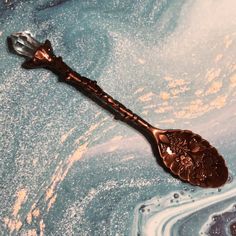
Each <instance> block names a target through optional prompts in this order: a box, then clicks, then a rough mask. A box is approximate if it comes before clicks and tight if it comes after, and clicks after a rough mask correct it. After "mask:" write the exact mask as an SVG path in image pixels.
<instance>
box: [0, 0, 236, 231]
mask: <svg viewBox="0 0 236 236" xmlns="http://www.w3.org/2000/svg"><path fill="white" fill-rule="evenodd" d="M235 5H236V2H235V0H219V1H213V0H209V1H200V0H199V1H182V0H180V1H168V0H163V1H162V0H160V1H152V0H143V1H130V0H127V1H121V0H109V1H108V0H99V1H98V0H88V1H87V0H86V1H73V0H39V1H19V0H14V1H13V0H9V1H1V2H0V26H1V27H0V48H1V53H0V71H1V74H0V77H1V78H0V130H1V132H2V134H1V135H0V139H1V140H0V153H1V155H0V234H2V235H10V234H11V235H20V236H21V235H22V236H23V235H40V234H41V235H63V236H64V235H81V236H88V235H89V236H101V235H112V236H113V235H114V236H115V235H122V236H123V235H135V236H136V235H138V233H139V234H140V235H142V236H143V235H148V236H152V235H157V236H159V235H164V236H169V235H181V236H182V235H183V236H186V235H193V236H195V235H207V234H210V235H219V234H217V233H218V232H223V233H222V235H227V232H233V227H234V225H235V223H234V222H235V213H234V212H235V208H234V205H233V204H235V201H236V197H235V196H236V182H235V169H236V166H235V153H236V139H235V137H236V126H235V123H236V117H235V107H236V101H235V97H236V65H235V61H236V60H235V55H236V43H235V42H236V34H235V22H236V14H235ZM24 30H27V31H29V32H31V33H32V34H33V35H34V36H35V38H36V39H38V40H39V41H40V42H44V40H45V39H47V38H48V39H49V40H50V41H52V45H53V47H54V51H55V54H56V55H58V56H59V55H61V56H63V59H64V60H65V62H66V63H68V65H70V66H71V67H72V68H73V69H75V70H76V71H78V72H79V73H80V74H82V75H85V76H87V77H89V78H91V79H94V80H97V82H98V84H99V85H101V86H102V87H103V88H104V90H105V91H107V92H109V93H110V94H111V95H112V96H113V97H114V98H117V100H120V101H121V102H122V103H124V104H125V105H127V107H129V108H130V109H132V110H133V111H134V112H136V113H138V114H140V115H141V116H143V117H144V118H145V119H146V120H148V121H150V123H152V124H154V125H155V126H156V127H163V128H180V129H189V130H193V132H195V133H198V134H200V135H201V136H202V137H204V138H206V139H207V140H209V141H210V143H211V144H212V145H213V146H215V147H216V148H217V149H218V150H219V151H220V153H221V154H222V156H224V158H225V160H226V162H227V166H228V167H229V171H230V179H229V181H228V183H227V184H226V185H225V186H223V187H222V188H221V191H218V190H217V189H202V188H199V187H192V186H190V185H189V184H185V183H183V182H181V181H180V180H178V179H175V178H173V177H172V176H170V175H169V173H166V172H165V171H164V170H163V168H162V167H160V166H159V165H158V164H157V163H156V160H155V158H154V155H153V153H152V151H151V149H150V145H149V143H148V142H147V141H146V140H145V138H143V137H142V136H140V134H139V133H136V131H135V130H132V129H131V128H129V127H126V126H125V125H123V124H121V123H120V122H116V121H114V120H113V119H112V116H110V117H109V114H107V113H106V112H104V111H103V110H102V109H101V108H100V107H98V106H97V105H96V104H94V103H92V102H91V101H90V100H89V99H87V98H85V97H84V96H83V95H82V94H80V93H78V91H76V90H75V89H73V88H72V87H69V86H68V85H66V84H63V83H58V78H57V77H56V76H55V75H53V74H52V73H50V72H47V71H45V70H42V69H39V70H37V71H36V70H30V71H28V70H25V69H22V68H21V67H20V65H21V63H22V61H23V59H22V58H19V57H18V56H16V55H13V54H10V53H9V52H8V50H7V47H6V38H7V36H9V35H10V34H11V33H12V32H19V31H24ZM175 193H177V194H179V198H174V194H175ZM227 212H232V213H230V215H229V217H228V216H227V219H229V220H230V222H229V221H228V220H225V219H226V218H225V217H226V215H227V214H224V213H227ZM213 216H220V217H221V216H223V217H224V220H217V221H213V218H212V217H213ZM232 217H233V218H234V219H232ZM201 233H202V234H201Z"/></svg>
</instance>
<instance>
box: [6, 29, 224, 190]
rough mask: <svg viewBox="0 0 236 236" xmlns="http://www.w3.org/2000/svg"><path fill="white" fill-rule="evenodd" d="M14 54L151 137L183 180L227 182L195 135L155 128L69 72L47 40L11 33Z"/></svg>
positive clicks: (219, 161)
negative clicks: (91, 98) (41, 68)
mask: <svg viewBox="0 0 236 236" xmlns="http://www.w3.org/2000/svg"><path fill="white" fill-rule="evenodd" d="M8 41H9V43H10V44H11V47H12V48H13V49H14V50H15V53H17V54H20V55H23V56H25V57H27V60H26V61H25V62H24V63H23V64H22V66H23V67H25V68H28V69H33V68H38V67H43V68H47V69H49V70H51V71H53V72H54V73H56V74H58V75H59V76H60V77H61V79H62V80H63V81H64V82H66V83H69V84H72V85H76V86H77V88H78V89H79V90H80V91H82V92H83V93H85V94H86V95H88V96H90V97H91V96H92V97H93V100H95V101H96V102H97V103H98V104H99V105H101V104H103V105H106V106H107V108H106V109H107V110H109V111H110V112H111V113H113V114H114V115H115V118H116V119H120V120H122V121H124V122H126V123H128V124H130V125H131V126H132V127H134V128H136V129H138V130H139V131H141V132H144V133H145V134H146V135H148V138H151V139H152V141H154V142H153V144H152V145H154V147H153V148H154V149H155V150H159V154H160V157H161V158H162V160H163V163H164V164H165V166H166V167H167V168H168V169H169V170H170V171H171V172H172V173H173V174H174V175H176V176H178V177H179V178H180V179H182V180H183V181H187V182H189V183H191V184H192V185H197V186H201V187H220V186H222V185H223V184H224V183H225V182H226V181H227V179H228V169H227V167H226V164H225V161H224V159H223V157H222V156H221V155H220V154H219V153H218V151H217V150H216V149H215V148H214V147H213V146H211V145H210V144H209V142H208V141H206V140H205V139H203V138H202V137H201V136H199V135H198V134H194V133H193V132H192V131H189V130H174V129H170V130H169V129H167V130H164V129H159V128H156V127H154V126H152V125H150V124H149V123H148V122H147V121H145V120H143V119H142V118H141V117H139V116H138V115H137V114H134V113H133V112H132V111H131V110H129V109H127V108H126V107H125V106H124V105H122V104H121V103H120V102H118V101H116V100H114V99H113V98H112V97H111V96H110V95H109V94H107V93H105V92H104V91H103V90H102V89H101V88H100V87H99V86H98V85H97V82H96V81H93V80H90V79H88V78H86V77H83V76H81V75H80V74H78V73H76V72H75V71H73V70H72V69H71V68H70V67H69V66H67V65H66V64H65V63H64V62H63V61H62V58H61V57H56V56H55V55H54V53H53V49H52V46H51V43H50V41H49V40H46V41H45V43H44V44H41V43H39V42H38V41H37V40H35V39H34V38H33V37H31V35H30V34H28V33H24V32H23V33H15V34H12V35H11V36H10V37H9V39H8Z"/></svg>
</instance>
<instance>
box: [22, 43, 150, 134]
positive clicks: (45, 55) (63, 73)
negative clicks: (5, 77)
mask: <svg viewBox="0 0 236 236" xmlns="http://www.w3.org/2000/svg"><path fill="white" fill-rule="evenodd" d="M22 66H23V67H24V68H27V69H32V68H37V67H43V68H47V69H49V70H51V71H52V72H54V73H55V74H58V75H59V77H60V79H61V80H62V81H64V82H67V83H69V84H73V85H76V87H77V88H78V89H79V90H81V91H82V92H84V93H85V94H87V95H89V96H90V97H92V98H95V99H96V100H98V101H99V102H100V103H102V104H103V105H105V106H107V107H108V108H109V109H107V110H109V111H110V112H111V113H113V114H114V115H115V119H119V120H122V121H124V122H126V123H128V124H130V125H133V126H135V127H139V128H141V129H142V130H144V131H148V132H149V133H150V132H152V131H151V130H152V126H151V125H150V124H149V123H148V122H147V121H145V120H144V119H142V118H141V117H140V116H138V115H137V114H135V113H133V112H132V111H131V110H129V109H128V108H126V107H125V106H124V105H123V104H121V103H120V102H118V101H117V100H115V99H114V98H113V97H111V96H110V95H109V94H107V93H106V92H104V91H103V89H102V88H101V87H99V86H98V85H97V82H96V81H94V80H90V79H88V78H86V77H83V76H81V75H80V74H78V73H77V72H75V71H73V70H72V69H71V68H70V67H69V66H68V65H67V64H66V63H65V62H63V60H62V58H61V57H56V56H55V54H54V53H53V49H52V46H51V43H50V41H49V40H46V41H45V43H44V44H42V45H41V46H40V47H38V48H37V49H36V51H35V53H34V55H33V57H32V58H31V59H30V60H27V61H25V62H24V63H23V64H22Z"/></svg>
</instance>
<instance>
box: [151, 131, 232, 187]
mask: <svg viewBox="0 0 236 236" xmlns="http://www.w3.org/2000/svg"><path fill="white" fill-rule="evenodd" d="M151 132H152V134H153V137H154V139H155V143H156V145H157V147H156V148H158V151H159V154H160V157H161V158H162V160H163V163H164V165H165V166H166V167H167V168H168V169H169V170H170V171H171V172H172V173H173V174H174V175H176V176H178V177H179V178H180V179H182V180H183V181H187V182H189V183H191V184H192V185H197V186H201V187H213V188H216V187H220V186H222V185H223V184H224V183H225V182H226V181H227V179H228V169H227V167H226V164H225V161H224V159H223V157H222V156H221V155H220V154H219V153H218V151H217V150H216V148H214V147H213V146H212V145H210V143H209V142H208V141H207V140H205V139H203V138H202V137H201V136H200V135H198V134H195V133H193V132H192V131H190V130H180V129H168V130H160V129H157V128H152V129H151Z"/></svg>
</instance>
